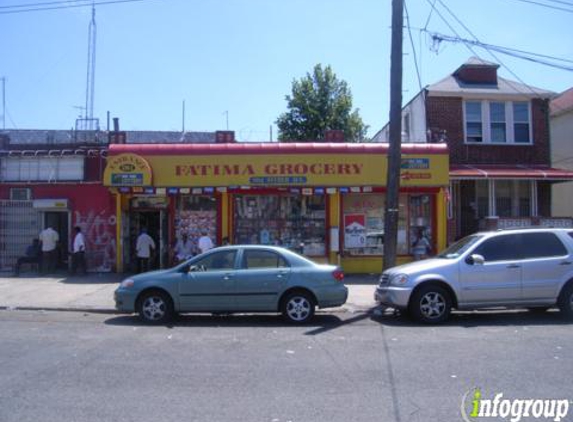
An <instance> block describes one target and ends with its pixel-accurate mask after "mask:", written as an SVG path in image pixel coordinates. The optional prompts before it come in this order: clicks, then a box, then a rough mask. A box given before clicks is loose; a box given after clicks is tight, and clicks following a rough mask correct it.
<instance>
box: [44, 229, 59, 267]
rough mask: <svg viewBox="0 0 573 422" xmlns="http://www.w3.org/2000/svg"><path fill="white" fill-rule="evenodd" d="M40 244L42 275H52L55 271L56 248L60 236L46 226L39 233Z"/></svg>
mask: <svg viewBox="0 0 573 422" xmlns="http://www.w3.org/2000/svg"><path fill="white" fill-rule="evenodd" d="M39 237H40V242H41V243H42V269H41V272H42V273H46V272H47V273H52V272H54V271H55V270H56V261H57V259H58V256H57V255H58V253H57V250H56V248H57V246H58V242H59V241H60V235H59V234H58V232H57V231H55V230H54V229H53V228H52V227H50V226H48V227H46V228H45V229H44V230H42V232H41V233H40V236H39Z"/></svg>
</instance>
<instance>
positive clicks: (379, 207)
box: [343, 193, 409, 256]
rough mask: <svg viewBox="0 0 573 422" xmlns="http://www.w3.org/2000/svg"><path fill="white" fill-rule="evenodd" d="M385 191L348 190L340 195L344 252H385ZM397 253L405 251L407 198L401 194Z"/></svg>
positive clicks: (405, 252) (367, 253)
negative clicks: (356, 191)
mask: <svg viewBox="0 0 573 422" xmlns="http://www.w3.org/2000/svg"><path fill="white" fill-rule="evenodd" d="M384 202H385V195H384V194H376V193H351V194H347V195H344V197H343V212H344V215H343V219H344V220H343V224H344V254H345V255H350V256H367V255H383V254H384V211H385V208H384ZM399 207H400V212H399V217H398V245H397V252H398V254H401V255H404V254H407V253H408V249H409V245H408V236H407V234H408V224H407V216H408V197H407V195H400V201H399Z"/></svg>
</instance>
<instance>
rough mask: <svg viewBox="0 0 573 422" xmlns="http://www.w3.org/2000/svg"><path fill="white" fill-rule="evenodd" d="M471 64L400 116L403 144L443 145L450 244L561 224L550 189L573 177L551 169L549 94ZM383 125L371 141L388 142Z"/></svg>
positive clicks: (488, 66)
mask: <svg viewBox="0 0 573 422" xmlns="http://www.w3.org/2000/svg"><path fill="white" fill-rule="evenodd" d="M498 68H499V66H498V65H497V64H495V63H489V62H486V61H483V60H481V59H478V58H471V59H469V60H468V61H467V62H466V63H464V64H463V65H461V66H460V67H459V68H458V69H457V70H456V71H455V72H453V73H452V74H451V75H448V76H447V77H445V78H444V79H442V80H441V81H439V82H437V83H435V84H432V85H429V86H428V87H426V88H425V89H424V90H423V91H422V92H420V93H419V94H418V95H417V96H416V97H415V98H413V99H412V100H411V101H410V102H409V103H408V104H407V105H406V106H405V107H404V108H403V110H402V142H404V143H408V142H421V143H436V142H437V143H447V145H448V149H449V154H450V171H449V174H450V200H449V206H448V221H449V222H448V226H449V230H448V232H449V233H448V236H449V238H450V240H452V239H455V238H458V237H460V236H464V235H467V234H469V233H472V232H474V231H477V230H481V229H486V228H502V227H514V226H529V225H537V224H543V225H567V226H571V224H572V222H571V219H569V218H563V219H555V218H553V219H552V218H550V217H551V187H552V185H554V184H555V183H563V182H567V181H571V180H573V172H572V171H570V170H562V169H556V168H552V167H551V143H550V130H549V101H550V100H551V98H553V97H554V96H555V94H554V93H553V92H550V91H546V90H542V89H539V88H534V87H532V86H529V85H525V84H522V83H518V82H514V81H511V80H507V79H504V78H502V77H500V76H498V74H497V73H498ZM388 130H389V126H388V125H386V126H385V127H384V128H382V130H380V131H379V132H378V133H377V134H376V136H375V137H374V140H375V141H376V142H387V141H388Z"/></svg>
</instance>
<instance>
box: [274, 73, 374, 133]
mask: <svg viewBox="0 0 573 422" xmlns="http://www.w3.org/2000/svg"><path fill="white" fill-rule="evenodd" d="M285 98H286V100H287V103H288V105H287V107H288V111H287V112H286V113H283V114H281V115H280V117H279V118H278V119H277V121H276V124H277V126H278V128H279V140H280V141H282V142H289V141H307V142H315V141H324V134H325V131H326V130H342V131H344V140H345V142H364V141H365V136H366V131H367V129H368V126H366V125H365V124H364V123H363V122H362V118H361V117H360V115H359V113H358V110H357V109H355V110H354V111H352V94H351V92H350V89H349V88H348V85H347V84H346V82H345V81H339V80H338V79H337V78H336V75H335V74H334V72H333V71H332V69H331V67H330V66H326V67H325V68H324V69H323V68H322V66H321V65H320V64H317V65H316V66H315V67H314V71H313V73H312V75H311V74H310V73H307V74H306V77H304V78H302V79H300V80H298V81H297V80H293V83H292V95H287V96H286V97H285Z"/></svg>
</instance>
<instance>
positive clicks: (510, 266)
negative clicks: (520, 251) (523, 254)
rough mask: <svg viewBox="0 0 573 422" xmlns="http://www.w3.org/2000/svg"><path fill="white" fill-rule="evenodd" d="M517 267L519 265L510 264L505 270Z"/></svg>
mask: <svg viewBox="0 0 573 422" xmlns="http://www.w3.org/2000/svg"><path fill="white" fill-rule="evenodd" d="M519 267H521V265H517V264H511V265H508V266H507V268H519Z"/></svg>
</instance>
